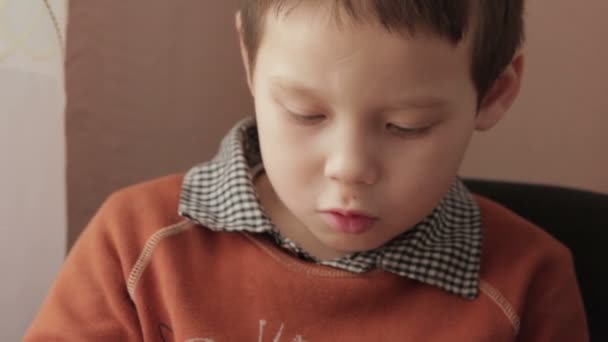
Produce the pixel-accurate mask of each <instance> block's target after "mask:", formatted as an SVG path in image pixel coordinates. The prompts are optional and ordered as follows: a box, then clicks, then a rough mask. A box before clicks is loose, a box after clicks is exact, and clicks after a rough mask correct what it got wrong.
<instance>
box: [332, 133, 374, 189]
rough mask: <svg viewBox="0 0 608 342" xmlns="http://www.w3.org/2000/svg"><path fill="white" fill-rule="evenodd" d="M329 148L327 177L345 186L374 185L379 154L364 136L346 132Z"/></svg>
mask: <svg viewBox="0 0 608 342" xmlns="http://www.w3.org/2000/svg"><path fill="white" fill-rule="evenodd" d="M329 145H330V146H327V151H328V154H327V158H326V161H325V170H324V172H325V176H326V177H327V178H329V179H331V180H333V181H336V182H339V183H342V184H343V185H372V184H374V183H376V181H377V178H378V172H379V170H378V164H377V160H376V158H375V157H376V155H377V153H374V146H373V144H371V143H370V142H369V141H368V139H365V138H364V135H363V134H360V133H356V132H345V134H340V135H337V136H336V137H335V139H332V141H331V142H330V144H329Z"/></svg>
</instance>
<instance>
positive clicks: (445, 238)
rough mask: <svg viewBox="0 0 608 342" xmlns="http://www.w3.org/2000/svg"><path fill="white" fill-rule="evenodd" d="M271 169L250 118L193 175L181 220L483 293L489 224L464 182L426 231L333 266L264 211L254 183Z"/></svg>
mask: <svg viewBox="0 0 608 342" xmlns="http://www.w3.org/2000/svg"><path fill="white" fill-rule="evenodd" d="M262 168H263V166H262V160H261V156H260V150H259V144H258V139H257V127H256V124H255V120H254V119H252V118H247V119H244V120H242V121H240V122H239V123H237V124H236V125H235V127H234V128H233V129H232V130H231V131H230V132H229V133H228V134H227V135H226V137H225V138H224V139H223V141H222V143H221V146H220V149H219V152H218V154H217V155H216V156H215V157H214V158H213V159H212V160H211V161H209V162H205V163H202V164H199V165H197V166H195V167H193V168H192V169H191V170H190V171H188V173H187V174H186V176H185V178H184V181H183V185H182V192H181V196H180V204H179V214H180V215H181V216H183V217H185V218H187V219H189V220H191V221H193V222H195V223H197V224H200V225H202V226H205V227H207V228H209V229H211V230H214V231H227V232H250V233H266V234H270V235H271V236H273V237H274V239H275V241H276V242H277V244H278V245H279V246H281V247H282V248H284V249H286V250H288V251H289V252H291V253H293V254H295V255H297V256H298V257H300V258H302V259H304V260H307V261H311V262H316V263H318V264H323V265H327V266H332V267H336V268H340V269H343V270H347V271H350V272H355V273H362V272H366V271H369V270H371V269H373V268H382V269H384V270H386V271H389V272H392V273H395V274H398V275H400V276H404V277H408V278H411V279H415V280H417V281H420V282H423V283H426V284H429V285H433V286H436V287H439V288H441V289H443V290H445V291H447V292H449V293H452V294H455V295H459V296H462V297H464V298H467V299H475V298H477V296H478V293H479V269H480V259H481V242H482V223H481V215H480V211H479V208H478V206H477V204H476V202H475V201H474V199H473V198H472V196H471V193H470V192H469V191H468V190H467V188H466V187H465V186H464V184H463V183H462V181H461V180H460V179H455V180H454V182H453V184H452V186H451V187H450V189H449V191H448V193H447V194H446V196H445V197H444V198H443V199H442V200H441V202H440V204H439V205H438V206H437V207H436V208H435V209H433V211H432V212H431V213H430V214H429V215H428V216H427V217H426V218H425V219H424V220H423V221H421V222H420V223H418V224H417V225H416V226H415V227H413V228H412V229H410V230H408V231H406V232H405V233H403V234H401V235H399V236H398V237H396V238H395V239H393V240H391V241H389V242H387V243H386V244H385V245H383V246H381V247H379V248H377V249H375V250H371V251H366V252H359V253H353V254H350V255H347V256H345V257H342V258H339V259H335V260H330V261H319V260H315V258H313V257H312V256H311V255H309V254H308V253H306V252H305V251H304V250H302V249H301V248H299V247H298V246H297V245H296V244H295V243H294V242H293V241H290V240H289V239H287V238H285V237H283V236H281V235H280V234H279V233H278V232H277V230H276V229H275V227H274V225H273V223H272V222H271V221H270V219H269V218H268V217H267V216H266V215H265V214H264V212H263V211H262V207H261V205H260V202H259V200H258V197H257V195H256V193H255V188H254V186H253V179H254V177H255V175H256V174H257V173H258V172H259V170H261V169H262Z"/></svg>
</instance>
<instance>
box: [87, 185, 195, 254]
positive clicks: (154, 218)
mask: <svg viewBox="0 0 608 342" xmlns="http://www.w3.org/2000/svg"><path fill="white" fill-rule="evenodd" d="M182 180H183V174H172V175H168V176H163V177H159V178H156V179H151V180H147V181H144V182H141V183H137V184H133V185H131V186H128V187H125V188H123V189H120V190H117V191H115V192H113V193H112V194H110V195H109V196H108V197H107V198H106V200H105V201H104V202H103V204H102V205H101V207H100V208H99V209H98V211H97V213H96V214H95V216H94V217H93V219H92V220H91V222H90V223H89V226H88V227H87V228H86V229H85V231H84V232H83V234H85V233H86V232H87V231H90V230H95V231H97V232H98V233H100V234H103V235H106V236H107V237H108V238H109V239H111V240H112V241H114V242H115V243H116V244H117V246H116V247H124V248H128V249H129V250H141V248H143V245H145V243H146V241H147V240H149V239H150V238H151V237H152V236H153V235H154V234H155V233H157V232H158V231H160V230H162V229H164V228H167V227H170V226H174V225H178V224H180V223H183V222H184V221H185V219H184V218H182V217H180V216H179V214H178V209H177V208H178V204H179V198H180V191H181V185H182Z"/></svg>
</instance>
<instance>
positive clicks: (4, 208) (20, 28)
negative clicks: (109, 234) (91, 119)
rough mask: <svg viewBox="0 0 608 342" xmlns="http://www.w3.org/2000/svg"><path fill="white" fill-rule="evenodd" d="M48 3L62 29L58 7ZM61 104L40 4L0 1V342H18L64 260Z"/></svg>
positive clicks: (52, 43) (54, 52) (51, 38)
mask: <svg viewBox="0 0 608 342" xmlns="http://www.w3.org/2000/svg"><path fill="white" fill-rule="evenodd" d="M50 2H51V4H52V5H53V8H54V9H55V10H56V11H57V14H58V15H59V20H61V22H62V23H65V12H64V10H65V4H64V1H61V0H56V1H50ZM2 5H4V6H2ZM26 32H30V34H26V35H24V33H26ZM19 37H21V39H19ZM64 103H65V96H64V91H63V69H62V58H61V50H60V48H59V46H58V44H57V37H56V35H55V32H54V31H53V26H52V24H51V22H50V19H49V16H48V13H46V9H45V8H44V5H43V4H42V1H23V0H8V1H7V0H4V1H0V235H1V236H2V238H0V270H2V276H1V281H0V317H1V318H2V319H1V320H0V341H20V340H21V336H22V335H23V332H24V330H25V328H26V327H27V326H28V325H29V323H30V321H31V319H32V317H33V316H34V314H35V312H36V311H37V310H38V307H39V305H40V303H41V302H42V300H43V298H44V296H45V295H46V292H47V289H48V287H49V285H50V284H51V282H52V279H53V278H54V277H55V275H56V273H57V271H58V270H59V267H60V265H61V262H62V261H63V255H64V250H65V236H66V213H65V212H66V203H65V193H66V191H65V152H64V149H65V144H64V139H63V138H64V126H63V124H64V117H63V108H64Z"/></svg>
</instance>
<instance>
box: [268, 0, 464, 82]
mask: <svg viewBox="0 0 608 342" xmlns="http://www.w3.org/2000/svg"><path fill="white" fill-rule="evenodd" d="M469 61H470V54H469V49H468V43H467V41H466V40H464V41H463V42H461V43H460V44H454V43H452V42H450V41H448V40H447V39H443V38H441V37H439V36H438V35H437V34H434V33H431V32H430V31H425V30H419V31H417V32H416V33H415V34H413V35H410V34H405V33H403V32H390V31H388V30H387V29H386V28H385V27H383V26H382V25H380V24H379V23H377V22H375V21H373V20H370V21H364V22H353V21H346V20H342V21H340V22H337V21H336V20H335V19H334V17H333V14H331V11H329V10H328V9H327V8H326V6H319V5H313V4H312V3H311V2H303V3H302V4H301V5H299V6H296V7H293V8H291V9H290V11H288V12H284V13H282V14H280V15H276V14H275V13H274V12H270V13H269V15H268V16H267V18H266V20H265V26H264V38H263V39H262V41H261V43H260V46H259V50H258V59H257V64H258V65H259V68H256V72H258V71H259V72H261V73H262V74H263V75H261V76H264V75H267V76H270V77H275V78H276V76H279V77H281V78H283V79H285V78H287V79H289V78H291V79H297V80H298V81H300V82H303V83H309V84H308V85H310V86H311V87H317V88H318V87H319V86H320V85H322V86H323V87H334V88H335V89H342V90H344V91H346V90H348V89H349V88H352V87H355V86H357V85H358V86H365V87H367V89H368V90H369V91H370V92H371V91H372V90H374V89H376V90H378V91H385V89H386V88H388V87H392V88H397V90H399V91H401V90H404V88H409V89H408V91H409V92H412V91H414V90H415V91H424V90H425V89H424V88H425V87H428V88H432V89H437V87H447V86H452V85H453V83H454V82H455V81H460V82H461V81H463V80H469V79H470V77H469V75H470V73H469V70H470V69H469V65H470V62H469ZM304 85H306V84H304ZM414 86H415V88H416V89H413V87H414Z"/></svg>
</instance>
